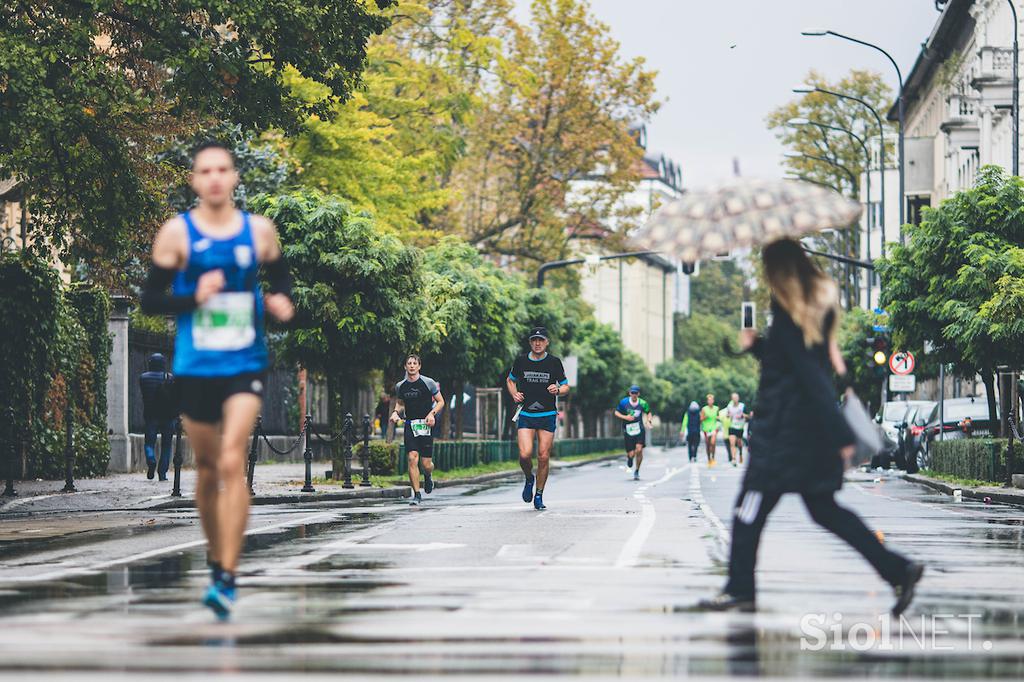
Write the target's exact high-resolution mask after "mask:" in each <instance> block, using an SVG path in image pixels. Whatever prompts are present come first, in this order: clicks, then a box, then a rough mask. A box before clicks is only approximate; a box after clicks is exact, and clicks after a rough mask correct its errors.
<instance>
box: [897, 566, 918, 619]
mask: <svg viewBox="0 0 1024 682" xmlns="http://www.w3.org/2000/svg"><path fill="white" fill-rule="evenodd" d="M922 575H924V564H919V563H917V562H916V561H911V562H910V564H909V565H908V566H907V575H906V577H905V578H903V582H901V583H900V584H899V585H895V586H893V591H894V592H895V593H896V603H895V604H893V605H892V615H894V616H899V615H900V614H902V613H903V612H904V611H906V610H907V607H908V606H910V602H912V601H913V600H914V588H916V587H917V583H918V582H920V580H921V576H922Z"/></svg>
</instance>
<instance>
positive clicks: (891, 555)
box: [725, 489, 909, 599]
mask: <svg viewBox="0 0 1024 682" xmlns="http://www.w3.org/2000/svg"><path fill="white" fill-rule="evenodd" d="M781 497H782V494H781V493H767V492H765V493H762V492H759V491H756V490H747V489H744V490H742V491H741V492H740V495H739V498H738V499H737V500H736V508H735V509H734V510H733V517H732V550H731V552H730V555H729V582H728V583H727V584H726V586H725V591H726V592H728V593H729V594H731V595H733V596H734V597H740V598H743V599H753V598H754V594H755V588H754V565H755V564H756V563H757V546H758V543H759V542H760V540H761V532H762V531H763V530H764V524H765V521H767V520H768V514H770V513H771V511H772V509H774V508H775V505H776V504H778V502H779V499H780V498H781ZM801 497H803V500H804V505H806V506H807V511H808V512H810V514H811V518H812V519H814V521H815V522H816V523H817V524H818V525H819V526H821V527H823V528H825V529H826V530H829V531H831V532H833V533H835V534H836V535H837V536H839V537H840V538H841V539H842V540H844V541H846V543H847V544H849V545H850V546H851V547H853V548H854V549H855V550H857V551H858V552H860V553H861V555H863V556H864V558H865V559H867V560H868V563H870V564H871V565H872V566H873V567H874V569H875V570H876V571H878V574H879V575H880V576H882V579H883V580H885V581H886V582H888V583H889V584H890V585H896V584H898V583H900V582H902V581H903V579H904V578H905V577H906V574H907V565H908V564H909V562H908V561H907V559H906V558H905V557H904V556H902V555H900V554H897V553H896V552H893V551H891V550H889V549H886V547H885V545H883V544H882V543H881V541H879V539H878V538H877V537H876V536H875V534H874V533H872V532H871V531H870V530H868V527H867V526H865V525H864V522H863V521H861V520H860V517H859V516H857V515H856V514H854V513H853V512H852V511H850V510H849V509H845V508H843V507H840V506H839V505H838V504H837V503H836V500H835V497H834V494H833V493H822V494H815V495H807V494H804V495H801Z"/></svg>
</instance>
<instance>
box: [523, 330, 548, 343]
mask: <svg viewBox="0 0 1024 682" xmlns="http://www.w3.org/2000/svg"><path fill="white" fill-rule="evenodd" d="M527 338H529V339H530V340H531V341H532V340H533V339H536V338H542V339H544V340H545V341H547V340H548V330H547V328H546V327H534V328H533V329H532V330H530V336H528V337H527Z"/></svg>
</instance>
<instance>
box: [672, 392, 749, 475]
mask: <svg viewBox="0 0 1024 682" xmlns="http://www.w3.org/2000/svg"><path fill="white" fill-rule="evenodd" d="M705 401H706V404H705V405H704V406H703V407H700V406H698V405H697V401H696V400H695V401H693V402H691V403H690V406H689V408H687V410H686V413H685V414H684V415H683V424H682V426H681V427H680V429H679V434H680V436H681V437H682V438H683V440H685V441H686V445H687V448H688V450H689V458H690V461H691V462H696V461H697V452H698V449H699V448H700V443H701V440H703V441H704V447H705V451H706V453H707V463H708V466H709V467H713V466H715V461H716V460H715V455H716V453H717V449H718V434H719V432H721V433H723V434H724V435H725V436H726V439H727V440H726V443H725V445H726V451H727V453H728V456H729V462H730V463H731V464H732V465H733V466H738V465H740V464H743V445H744V443H745V442H746V439H747V438H749V437H750V433H749V430H750V418H751V417H752V416H753V413H752V412H751V411H749V410H748V409H747V406H746V405H745V404H743V403H742V402H740V396H739V394H738V393H733V394H732V395H731V396H730V399H729V403H728V404H727V405H726V406H725V407H724V408H719V407H718V405H716V404H715V396H714V394H712V393H708V394H707V396H706V398H705Z"/></svg>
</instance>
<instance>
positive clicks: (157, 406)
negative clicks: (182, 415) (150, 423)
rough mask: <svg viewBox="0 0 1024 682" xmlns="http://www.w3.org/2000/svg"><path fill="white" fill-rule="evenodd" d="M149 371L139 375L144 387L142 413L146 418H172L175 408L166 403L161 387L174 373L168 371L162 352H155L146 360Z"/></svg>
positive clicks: (141, 384)
mask: <svg viewBox="0 0 1024 682" xmlns="http://www.w3.org/2000/svg"><path fill="white" fill-rule="evenodd" d="M146 366H147V368H148V371H146V372H143V373H142V374H140V375H139V388H141V389H142V414H143V417H144V418H145V419H146V420H154V419H170V418H171V417H172V416H173V410H170V409H169V408H168V406H167V405H165V404H164V400H163V399H162V392H161V389H162V387H163V385H164V383H166V382H167V381H169V380H170V379H171V378H172V375H171V374H170V373H169V372H168V371H167V358H165V357H164V356H163V354H162V353H153V354H152V355H150V356H149V358H147V360H146Z"/></svg>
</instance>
